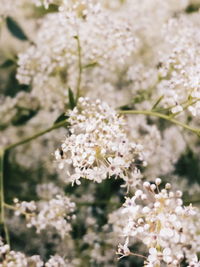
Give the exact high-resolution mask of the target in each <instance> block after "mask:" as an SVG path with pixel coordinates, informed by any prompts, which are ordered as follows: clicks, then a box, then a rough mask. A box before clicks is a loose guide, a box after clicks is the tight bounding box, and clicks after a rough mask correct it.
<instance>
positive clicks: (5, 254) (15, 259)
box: [0, 240, 71, 267]
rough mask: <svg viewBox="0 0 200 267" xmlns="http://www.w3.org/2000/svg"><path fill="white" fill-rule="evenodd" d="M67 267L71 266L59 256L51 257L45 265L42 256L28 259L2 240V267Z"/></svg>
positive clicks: (0, 242)
mask: <svg viewBox="0 0 200 267" xmlns="http://www.w3.org/2000/svg"><path fill="white" fill-rule="evenodd" d="M30 266H31V267H66V266H71V265H70V264H69V262H68V260H66V259H64V258H63V257H61V256H59V255H54V256H51V257H50V259H49V260H48V261H47V262H46V263H44V262H43V261H42V260H41V258H40V256H38V255H34V256H31V257H27V256H26V255H25V254H24V253H22V252H16V251H14V250H10V247H9V245H7V244H6V245H5V244H4V243H3V242H2V241H1V240H0V267H30Z"/></svg>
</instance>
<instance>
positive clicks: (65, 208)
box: [15, 195, 75, 238]
mask: <svg viewBox="0 0 200 267" xmlns="http://www.w3.org/2000/svg"><path fill="white" fill-rule="evenodd" d="M15 203H16V205H15V208H16V215H20V214H23V215H25V216H26V219H27V227H35V228H36V231H37V233H40V232H41V231H42V230H44V229H46V228H49V227H53V228H55V229H56V230H57V232H58V234H59V235H60V236H61V237H62V238H64V237H65V236H66V235H68V233H69V232H70V231H71V224H70V223H71V220H72V219H73V218H74V217H75V215H72V213H73V212H74V211H75V203H74V202H71V200H70V199H69V198H68V197H65V196H60V195H57V196H56V198H53V199H51V200H50V201H48V202H45V201H41V202H40V203H38V204H37V205H36V203H35V202H34V201H31V202H26V201H23V202H21V203H20V202H19V201H18V200H17V199H15Z"/></svg>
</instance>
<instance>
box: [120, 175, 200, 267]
mask: <svg viewBox="0 0 200 267" xmlns="http://www.w3.org/2000/svg"><path fill="white" fill-rule="evenodd" d="M160 184H161V179H160V178H157V179H156V180H155V183H152V184H150V183H149V182H144V184H143V189H139V190H137V191H136V193H135V195H134V196H133V197H132V198H127V199H126V202H125V203H124V205H123V208H122V213H123V215H124V216H126V217H127V224H126V225H125V227H124V229H123V235H124V236H125V237H126V242H125V244H124V245H120V246H119V250H118V253H119V254H121V255H122V256H127V255H130V254H131V252H130V250H129V248H128V244H129V240H131V239H137V240H140V242H142V243H143V244H144V245H146V247H147V248H148V250H149V254H148V255H147V257H146V259H145V262H144V266H146V267H158V266H162V264H164V263H165V264H167V266H171V267H172V266H173V267H175V266H180V264H181V263H182V262H183V261H184V260H185V261H186V262H187V263H188V264H189V266H199V265H198V264H199V263H197V264H196V265H192V262H194V261H196V259H197V254H198V253H199V251H200V237H199V235H198V220H199V213H198V210H197V209H195V208H193V207H192V206H191V205H190V206H184V205H183V200H182V192H181V191H175V192H173V191H171V185H170V184H169V183H167V184H166V185H165V187H164V188H163V189H160V186H159V185H160ZM133 254H134V253H133Z"/></svg>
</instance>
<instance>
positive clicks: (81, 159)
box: [55, 98, 143, 184]
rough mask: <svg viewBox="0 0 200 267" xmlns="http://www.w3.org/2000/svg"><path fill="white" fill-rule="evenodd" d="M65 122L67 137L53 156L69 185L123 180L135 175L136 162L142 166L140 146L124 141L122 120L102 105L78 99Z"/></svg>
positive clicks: (137, 174) (125, 138)
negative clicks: (111, 179) (82, 180)
mask: <svg viewBox="0 0 200 267" xmlns="http://www.w3.org/2000/svg"><path fill="white" fill-rule="evenodd" d="M68 121H69V123H70V125H71V126H70V130H69V131H70V134H69V136H67V138H66V139H65V141H64V143H63V144H62V145H61V148H60V149H58V150H56V152H55V157H56V160H57V161H58V162H59V167H60V168H61V169H62V168H64V167H65V168H66V173H67V176H68V177H69V178H68V179H70V180H71V181H72V183H77V184H80V178H86V179H89V180H93V181H95V182H98V183H100V182H102V180H104V179H106V178H109V177H112V176H113V177H115V178H117V177H120V178H122V179H124V180H125V181H128V180H129V177H130V176H131V175H133V176H139V171H138V169H137V167H136V164H137V159H138V160H140V161H141V164H142V160H143V159H142V154H141V149H142V147H141V145H138V144H135V143H133V142H131V141H130V140H129V139H128V136H127V134H126V132H125V131H124V129H123V126H124V123H125V122H124V120H123V118H122V117H119V116H118V115H117V113H116V112H115V111H114V110H113V109H111V108H110V107H109V106H108V105H107V104H106V103H104V102H101V101H99V100H96V102H94V103H92V102H90V101H89V99H88V98H80V99H79V102H78V105H77V107H75V108H74V109H73V110H72V111H70V112H69V120H68ZM70 166H72V171H70ZM134 182H135V181H134Z"/></svg>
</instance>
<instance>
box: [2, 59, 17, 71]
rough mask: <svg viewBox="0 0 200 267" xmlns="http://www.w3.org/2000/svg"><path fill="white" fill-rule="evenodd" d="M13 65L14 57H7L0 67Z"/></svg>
mask: <svg viewBox="0 0 200 267" xmlns="http://www.w3.org/2000/svg"><path fill="white" fill-rule="evenodd" d="M13 65H15V61H14V60H12V59H7V60H5V61H4V62H3V63H2V64H1V65H0V68H1V69H6V68H9V67H11V66H13Z"/></svg>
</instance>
